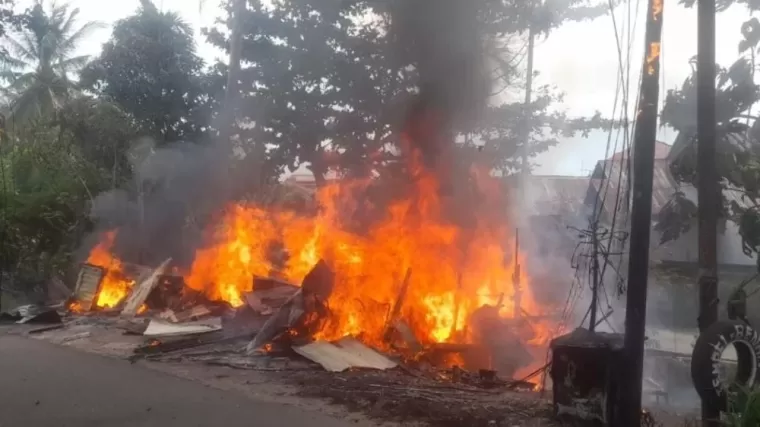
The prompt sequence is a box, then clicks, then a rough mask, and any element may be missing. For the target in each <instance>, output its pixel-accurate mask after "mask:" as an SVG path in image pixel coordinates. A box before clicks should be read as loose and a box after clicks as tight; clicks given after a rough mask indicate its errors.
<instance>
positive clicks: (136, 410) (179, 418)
mask: <svg viewBox="0 0 760 427" xmlns="http://www.w3.org/2000/svg"><path fill="white" fill-rule="evenodd" d="M353 425H354V424H353V423H349V422H347V421H345V422H344V421H340V420H336V419H333V418H329V417H327V416H323V415H320V414H315V413H309V412H304V411H301V410H299V409H297V408H293V407H289V406H285V405H279V404H273V403H268V402H256V401H253V400H251V399H250V398H248V397H245V396H242V395H240V394H237V393H235V392H226V391H222V390H216V389H212V388H209V387H206V386H204V385H202V384H198V383H194V382H191V381H188V380H184V379H181V378H176V377H173V376H171V375H168V374H164V373H161V372H156V371H153V370H149V369H147V368H144V367H141V366H138V365H131V364H130V363H129V362H127V361H121V360H116V359H108V358H105V357H102V356H98V355H94V354H88V353H83V352H79V351H76V350H73V349H68V348H65V347H59V346H56V345H53V344H49V343H45V342H41V341H37V340H33V339H27V338H23V337H18V336H10V335H5V336H0V427H25V426H28V427H47V426H51V427H53V426H55V427H67V426H72V427H75V426H76V427H112V426H113V427H117V426H129V427H140V426H161V427H175V426H176V427H180V426H181V427H195V426H197V427H236V426H246V427H252V426H254V427H259V426H261V427H265V426H283V427H298V426H309V427H347V426H353Z"/></svg>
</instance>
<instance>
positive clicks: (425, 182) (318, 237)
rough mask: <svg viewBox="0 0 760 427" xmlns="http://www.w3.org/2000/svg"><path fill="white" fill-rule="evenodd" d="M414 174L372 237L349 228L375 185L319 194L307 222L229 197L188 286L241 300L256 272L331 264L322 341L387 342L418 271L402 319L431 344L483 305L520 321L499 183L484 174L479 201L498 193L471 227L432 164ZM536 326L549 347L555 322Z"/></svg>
mask: <svg viewBox="0 0 760 427" xmlns="http://www.w3.org/2000/svg"><path fill="white" fill-rule="evenodd" d="M415 172H417V173H416V175H417V177H416V182H415V184H414V186H413V188H412V189H411V191H410V193H409V195H408V196H407V197H405V198H401V199H399V200H396V201H394V202H392V203H391V204H390V205H389V206H388V207H387V209H386V211H385V214H384V215H383V216H382V217H381V218H380V219H379V220H378V221H375V222H373V225H372V226H371V228H369V229H368V230H366V231H364V232H355V231H353V230H355V229H356V228H355V227H354V224H352V222H351V217H352V214H354V213H355V212H357V211H358V210H359V209H360V208H362V206H361V205H359V203H358V202H359V200H357V198H356V197H355V194H356V191H357V190H361V189H363V188H366V187H367V186H368V185H370V182H369V181H350V180H349V181H341V182H336V183H332V184H328V185H327V186H325V187H323V188H321V189H319V191H318V193H317V200H318V203H319V205H320V207H321V212H320V213H319V214H318V215H317V216H316V217H311V218H309V217H305V216H299V215H297V214H295V213H292V212H283V211H279V210H277V209H264V208H262V207H260V206H255V205H250V204H243V203H238V204H233V205H231V206H229V207H228V208H227V209H226V210H225V213H224V215H223V218H222V220H221V222H220V223H218V224H215V225H214V229H213V230H211V231H210V234H209V237H210V239H211V241H212V242H213V243H212V244H211V245H209V246H207V247H206V248H204V249H201V250H199V251H197V253H196V257H195V261H194V263H193V265H192V267H191V269H190V271H189V273H188V274H187V275H186V276H185V278H186V283H187V284H188V286H190V287H192V288H194V289H196V290H202V291H204V292H206V294H207V295H208V296H209V297H211V298H215V299H221V300H225V301H227V302H229V303H230V304H232V305H233V306H239V305H241V304H243V299H242V295H243V294H244V293H245V292H249V291H251V290H252V286H253V284H252V277H253V276H254V275H263V276H266V275H271V274H273V272H277V273H278V274H280V275H281V276H284V277H285V278H286V279H288V280H289V281H291V282H293V283H296V284H298V283H301V281H302V280H303V278H304V276H305V275H306V274H307V273H308V272H309V271H310V270H311V269H312V268H313V267H314V265H315V264H316V263H317V262H318V261H319V260H320V259H324V260H326V261H327V263H328V264H329V265H330V268H331V269H332V270H333V271H334V273H335V276H336V283H335V286H334V289H333V291H332V294H331V296H330V299H329V301H328V305H329V309H330V311H331V317H330V319H329V321H328V322H327V324H326V325H324V327H323V328H322V330H321V331H320V332H319V333H318V335H317V337H316V338H320V339H327V340H333V339H339V338H341V337H344V336H347V335H353V336H358V337H360V338H361V339H362V340H364V341H365V342H366V343H368V344H370V345H373V346H375V347H377V348H387V343H385V342H384V341H383V333H384V331H385V327H386V322H387V316H388V313H389V311H390V307H392V306H393V305H394V303H395V302H396V300H397V298H398V296H399V291H400V288H401V286H402V283H403V279H404V276H405V273H406V271H407V270H410V272H411V276H410V282H409V285H408V291H407V294H406V296H405V298H404V303H403V306H402V308H401V313H400V317H401V318H402V319H404V320H405V321H406V322H407V323H408V324H409V325H410V326H411V327H412V329H413V331H414V332H415V334H416V335H417V338H418V339H419V340H420V341H421V342H422V343H423V344H431V343H442V342H462V341H466V340H467V336H468V333H467V323H468V318H469V317H470V315H471V314H472V313H473V312H474V311H475V310H477V309H478V308H480V307H482V306H483V305H484V304H490V305H496V304H498V302H499V301H503V308H502V309H501V313H502V315H503V316H504V317H514V314H515V309H514V303H513V302H512V297H513V295H514V294H515V283H513V282H514V281H515V280H516V279H517V278H516V277H515V269H516V265H515V263H516V262H521V255H519V254H518V256H517V257H515V256H514V253H513V251H514V248H513V245H514V243H513V242H514V234H513V233H514V230H513V228H511V227H509V226H508V224H507V222H505V221H504V220H503V216H502V215H500V214H499V215H497V214H494V212H498V211H499V210H501V212H505V211H506V206H505V205H504V206H502V205H500V204H499V203H502V197H501V196H500V190H499V186H498V181H497V180H496V178H493V177H490V176H488V174H483V173H480V174H478V175H477V176H476V179H475V181H476V183H477V186H478V188H479V189H480V190H481V191H482V192H483V193H488V194H484V197H483V198H484V199H489V198H492V199H491V201H490V202H486V203H485V205H484V206H482V207H478V206H473V207H472V209H479V208H482V209H483V212H484V214H482V215H481V214H480V213H479V212H468V213H474V214H475V215H474V216H475V221H474V224H473V225H472V226H471V227H467V228H463V227H458V226H457V225H455V224H454V222H453V221H451V219H450V218H449V217H448V216H447V215H446V213H447V211H446V209H447V206H446V203H447V202H448V201H446V200H444V199H443V198H441V197H439V196H438V194H439V193H440V191H439V182H438V180H437V179H436V177H435V175H434V174H432V173H429V172H427V171H426V170H424V168H418V170H416V171H415ZM449 203H450V202H449ZM459 208H460V209H461V206H460V207H459ZM488 212H490V214H489V213H488ZM276 243H279V244H281V245H282V246H284V248H285V250H286V251H287V252H288V253H289V255H290V257H289V258H288V260H287V262H286V264H285V265H284V266H279V267H278V266H275V265H273V263H272V262H271V261H270V256H269V254H270V248H271V247H272V245H274V244H276ZM517 276H518V278H519V281H520V284H521V289H522V290H521V308H522V311H523V312H524V313H526V314H528V315H539V314H542V313H543V312H544V310H542V308H541V307H539V306H538V305H537V304H536V303H535V300H534V298H533V295H532V293H531V288H530V278H529V277H527V275H525V274H524V273H522V272H521V273H520V274H519V275H517ZM532 330H533V336H531V337H528V340H526V341H530V344H535V345H539V346H545V344H546V341H547V340H548V339H549V337H550V336H551V331H552V330H553V327H552V326H550V325H548V324H546V325H545V324H542V323H541V322H538V321H536V322H534V323H533V325H532Z"/></svg>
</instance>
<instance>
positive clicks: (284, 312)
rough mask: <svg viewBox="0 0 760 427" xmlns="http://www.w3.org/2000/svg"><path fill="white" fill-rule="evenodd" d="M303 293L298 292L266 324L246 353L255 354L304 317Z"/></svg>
mask: <svg viewBox="0 0 760 427" xmlns="http://www.w3.org/2000/svg"><path fill="white" fill-rule="evenodd" d="M303 302H304V298H303V292H302V291H301V290H298V291H297V292H296V293H295V294H293V296H291V297H290V298H288V301H287V302H286V303H285V304H284V305H283V306H282V307H281V308H280V309H279V310H278V311H277V313H275V314H274V315H272V316H271V317H270V318H269V320H267V321H266V323H264V326H262V327H261V330H260V331H259V332H258V333H257V334H256V336H255V337H254V338H253V340H251V342H250V343H248V346H247V347H246V353H247V354H248V355H252V354H254V353H255V352H256V351H257V350H258V349H259V348H260V347H261V346H262V345H264V344H266V343H268V342H269V341H271V340H272V339H274V338H275V337H276V336H278V335H279V334H281V333H283V332H284V331H286V330H287V329H288V328H289V327H290V326H292V325H294V324H295V323H296V322H297V321H298V320H299V319H301V317H302V316H303V315H304V307H303Z"/></svg>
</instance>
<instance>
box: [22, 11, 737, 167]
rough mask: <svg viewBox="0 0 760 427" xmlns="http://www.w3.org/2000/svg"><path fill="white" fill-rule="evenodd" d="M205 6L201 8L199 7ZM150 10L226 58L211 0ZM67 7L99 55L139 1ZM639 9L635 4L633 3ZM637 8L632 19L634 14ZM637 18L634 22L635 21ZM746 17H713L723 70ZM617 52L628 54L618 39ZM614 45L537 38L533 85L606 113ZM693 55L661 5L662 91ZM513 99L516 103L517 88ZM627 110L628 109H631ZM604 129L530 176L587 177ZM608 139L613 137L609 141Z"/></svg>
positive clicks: (555, 153) (578, 33) (574, 32)
mask: <svg viewBox="0 0 760 427" xmlns="http://www.w3.org/2000/svg"><path fill="white" fill-rule="evenodd" d="M628 1H629V2H630V9H631V13H630V15H631V16H632V18H631V21H632V23H633V24H632V25H631V27H632V28H633V30H634V31H632V36H631V42H630V46H632V49H631V64H632V66H631V71H630V81H631V82H632V84H631V96H630V97H631V100H632V101H633V100H634V99H635V93H636V91H637V90H638V84H637V83H638V78H639V75H640V68H641V62H642V59H643V51H644V39H643V36H644V26H645V15H646V6H647V1H646V0H628ZM201 2H202V3H203V6H202V7H200V5H199V3H201ZM31 3H32V1H31V0H20V1H19V2H18V4H19V7H23V6H25V5H28V4H31ZM154 3H155V4H156V6H158V7H159V8H161V9H163V10H171V11H175V12H177V13H179V14H180V16H181V17H182V18H183V19H184V20H185V21H186V22H187V23H188V24H190V25H192V27H193V28H194V30H195V33H196V40H197V42H198V52H199V54H200V55H201V56H202V57H203V58H204V59H205V60H206V61H207V62H212V61H214V60H216V59H217V58H224V54H223V53H222V52H220V51H218V50H216V49H215V48H214V47H212V46H210V45H209V44H208V43H206V40H205V38H204V37H203V35H202V34H201V31H200V30H201V28H203V27H208V26H211V25H213V23H214V20H215V19H216V18H217V17H219V16H221V13H222V10H221V8H220V7H219V3H218V2H217V1H216V0H205V1H201V0H154ZM69 4H71V5H72V6H73V7H78V8H79V9H80V17H81V19H82V22H84V21H99V22H102V23H104V24H107V27H106V28H104V29H102V30H98V31H97V32H95V33H94V34H92V36H91V37H90V38H89V39H88V40H87V41H86V42H85V43H83V44H82V46H81V48H80V49H81V54H90V55H97V54H98V53H99V51H100V48H101V46H102V44H103V43H104V42H105V41H106V40H107V39H108V37H109V36H110V33H111V29H110V26H111V24H113V23H114V22H116V21H117V20H119V19H121V18H125V17H127V16H129V15H130V14H132V13H134V12H135V11H136V10H137V8H138V7H139V4H140V2H139V0H120V1H116V2H103V1H102V0H70V1H69ZM637 5H638V6H637ZM637 7H638V14H636V13H635V11H636V10H637ZM627 9H628V5H627V4H626V5H623V6H621V7H618V9H617V10H616V11H615V16H616V20H617V25H618V28H619V32H620V33H627V32H628V31H627V30H626V29H625V28H624V27H625V26H626V23H627V16H628V15H629V14H628V12H627ZM634 16H635V17H634ZM748 17H749V12H748V11H747V10H746V9H744V8H743V7H741V6H734V7H732V8H731V9H729V10H727V11H725V12H722V13H721V14H719V15H718V17H717V31H716V33H717V42H716V45H717V46H718V48H717V49H716V50H717V53H716V56H717V62H718V63H719V64H720V65H724V66H728V65H730V64H731V63H732V62H733V61H735V60H736V59H737V58H738V48H737V46H738V43H739V40H740V39H741V34H740V25H741V23H742V22H744V21H746V20H747V19H748ZM622 37H623V40H622V49H623V51H624V52H625V51H626V50H627V49H628V45H629V44H628V43H627V42H626V37H625V36H624V35H623V36H622ZM617 52H618V48H617V42H616V39H615V31H614V26H613V20H612V17H611V16H604V17H601V18H598V19H596V20H594V21H591V22H589V21H586V22H581V23H568V24H565V25H564V26H562V27H560V28H558V29H556V30H554V31H553V32H551V33H550V34H549V36H548V37H547V38H545V39H541V40H538V41H537V43H536V50H535V65H534V67H535V70H536V71H537V72H538V73H539V75H538V77H537V79H536V81H535V84H537V85H543V84H550V85H553V86H556V87H557V89H559V90H560V91H562V92H564V94H565V96H564V100H563V104H562V106H561V107H560V109H561V110H563V111H565V112H566V113H567V114H568V115H570V116H583V115H588V116H590V115H593V114H594V113H595V112H596V111H599V112H601V113H602V114H603V115H605V116H611V114H612V109H613V105H614V103H615V95H616V87H617V82H618V81H619V76H618V69H619V67H618V64H619V57H618V53H617ZM696 52H697V15H696V8H694V9H685V8H684V7H683V6H681V5H680V4H678V0H665V9H664V21H663V41H662V61H663V62H662V69H661V83H660V86H661V88H660V89H661V94H660V98H661V99H662V98H664V96H665V94H666V91H667V90H669V89H676V88H678V87H680V85H681V84H682V83H683V80H684V79H685V78H686V77H687V76H688V75H689V74H690V65H689V60H690V58H692V57H693V56H694V55H695V54H696ZM513 96H515V97H517V98H518V99H522V97H523V96H524V95H523V94H521V93H520V92H519V91H516V92H515V93H513ZM629 111H633V108H631V109H630V110H629ZM674 138H675V132H673V131H672V130H671V131H668V130H667V129H661V130H660V132H659V135H658V139H660V140H661V141H664V142H668V143H670V142H672V141H673V139H674ZM607 140H608V132H606V131H597V132H592V133H591V135H589V137H588V138H582V137H575V138H571V139H568V140H565V141H562V142H561V143H560V144H559V145H557V146H555V147H553V148H552V149H550V150H549V151H547V152H546V153H543V154H541V155H539V156H538V157H537V158H536V163H537V165H538V167H537V168H536V170H535V171H534V173H536V174H543V175H587V174H588V173H589V172H590V171H591V170H592V169H593V166H594V164H595V163H596V161H598V160H601V159H603V158H604V156H605V151H606V147H607ZM613 142H614V139H613Z"/></svg>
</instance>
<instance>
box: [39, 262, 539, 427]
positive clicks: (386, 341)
mask: <svg viewBox="0 0 760 427" xmlns="http://www.w3.org/2000/svg"><path fill="white" fill-rule="evenodd" d="M169 263H170V260H167V261H165V262H164V263H162V264H161V265H160V266H158V267H157V268H155V269H153V268H148V267H145V266H133V267H130V271H132V272H137V273H131V274H132V276H129V277H126V276H125V278H124V280H131V281H132V283H133V286H132V287H131V289H129V292H127V293H125V296H124V297H123V299H122V300H121V301H118V302H117V303H114V304H111V305H109V306H107V307H103V306H101V307H99V306H98V304H97V301H98V293H99V292H100V288H101V285H102V282H103V280H104V277H107V276H108V274H109V272H108V270H105V269H102V268H100V267H96V266H92V265H89V264H84V265H83V266H82V271H81V272H80V274H79V278H78V282H77V286H76V290H75V292H74V293H73V296H72V297H71V299H70V300H69V301H68V302H67V307H69V308H70V313H67V315H65V316H64V318H63V323H61V324H58V325H53V326H46V327H43V328H37V329H33V330H29V331H28V333H29V334H30V335H32V336H34V337H38V338H41V339H45V338H46V337H50V338H49V339H50V340H51V341H56V342H58V343H60V344H63V345H72V346H77V347H86V346H87V342H88V341H89V340H96V339H98V337H97V334H94V335H93V332H92V331H94V330H99V329H98V328H104V329H107V330H109V331H111V332H110V333H111V334H114V335H112V338H111V339H108V340H106V339H103V340H102V341H101V342H100V345H102V346H103V347H106V346H110V347H113V348H111V351H112V353H113V354H119V355H121V356H122V357H127V358H128V359H129V360H131V361H133V362H134V361H137V360H138V359H144V360H148V361H152V362H171V363H177V362H181V363H196V364H201V365H204V366H213V367H217V368H219V369H223V368H228V369H234V370H237V371H250V372H262V373H277V375H278V377H277V378H278V379H281V380H284V381H288V382H291V383H293V384H297V385H298V386H299V389H300V390H301V392H300V393H302V394H303V395H305V396H312V397H321V398H328V399H331V400H333V401H335V402H337V403H342V404H345V405H347V406H349V407H353V408H356V409H362V410H365V411H368V412H369V413H370V415H373V416H376V417H379V418H392V419H397V420H422V421H425V422H430V423H431V424H433V425H442V426H447V425H450V426H455V425H456V426H461V425H468V426H480V425H483V426H486V425H487V426H501V425H504V426H510V427H511V426H512V425H515V424H517V425H526V424H524V423H522V422H517V423H516V421H515V420H518V419H519V420H527V419H532V418H535V417H541V418H544V415H546V414H549V413H550V409H549V407H548V403H547V402H546V401H544V400H542V399H539V398H537V396H536V394H535V393H532V392H533V390H534V388H535V386H534V384H532V383H531V382H529V381H530V380H531V379H532V377H533V376H535V375H537V374H540V373H542V372H544V371H545V368H546V366H544V367H543V368H541V369H539V370H537V371H535V372H534V373H533V374H531V377H526V378H523V379H521V380H511V379H507V380H504V379H502V378H500V377H499V374H501V372H497V371H495V370H491V369H490V365H487V364H484V363H481V364H480V365H478V363H480V362H479V361H478V357H477V356H478V355H480V354H482V353H483V352H484V351H485V350H484V349H486V348H487V347H488V346H489V345H491V344H490V343H488V342H487V341H484V342H483V343H481V344H462V343H430V342H423V341H421V340H420V339H419V338H418V337H417V336H415V332H414V329H413V328H412V326H410V325H412V324H410V323H409V322H410V320H409V319H408V318H406V317H404V316H403V315H402V313H403V311H404V301H405V298H406V294H407V291H408V287H409V282H410V276H411V274H412V272H411V270H407V273H406V276H405V277H404V279H403V282H401V286H400V288H399V292H398V294H397V296H396V299H395V303H394V304H393V305H392V306H391V307H387V311H388V313H387V316H386V318H385V319H381V321H383V322H384V325H385V327H384V328H385V329H384V330H385V333H384V334H383V336H382V345H379V346H378V347H375V346H369V345H367V341H363V339H362V337H361V336H346V337H343V338H341V339H338V340H334V341H328V340H324V339H318V338H317V337H318V336H319V334H317V332H318V331H320V330H321V329H320V328H321V327H322V326H323V323H322V322H324V321H325V319H328V318H329V315H330V308H329V306H328V305H327V301H328V299H329V296H330V293H331V292H332V290H333V281H334V274H333V272H332V271H331V270H330V268H329V267H328V266H327V264H326V263H325V262H324V261H319V262H318V263H317V264H316V265H315V266H314V268H313V269H312V270H311V271H310V272H309V273H308V274H307V275H306V276H305V278H304V280H303V283H301V284H300V286H299V285H296V284H292V283H288V282H286V281H283V280H281V279H277V278H271V277H254V278H253V279H252V280H253V286H252V291H250V292H247V293H244V294H241V301H242V305H239V306H237V307H232V306H231V305H229V304H227V303H220V302H216V301H210V300H209V299H207V297H206V296H205V294H203V293H201V292H198V291H195V290H193V289H191V288H189V287H187V286H186V285H185V283H184V279H183V278H182V277H181V276H173V275H171V274H169V273H168V271H169ZM409 292H412V290H409ZM497 310H498V309H497V308H494V307H485V306H484V308H483V309H482V310H481V311H480V312H479V313H480V314H479V315H480V317H481V318H482V320H478V319H475V320H478V321H477V322H474V323H473V325H474V328H475V329H474V330H473V332H474V333H475V334H476V335H477V334H481V333H482V334H486V333H487V330H488V329H494V330H499V331H500V333H501V332H502V331H503V332H504V333H507V332H510V329H509V328H512V325H506V324H503V323H498V322H496V320H498V319H496V320H494V319H493V317H494V316H493V315H492V313H491V311H497ZM59 321H60V318H59ZM489 322H490V323H489ZM116 336H121V337H123V339H124V342H123V343H118V342H115V340H114V339H113V337H116ZM52 337H55V338H52ZM117 341H118V340H117ZM510 342H511V343H512V347H513V348H512V350H517V353H516V354H518V355H519V357H518V358H524V357H525V355H524V350H522V349H521V348H520V346H519V345H517V344H518V340H517V338H515V339H514V340H511V341H510ZM110 347H109V348H110ZM379 347H382V348H379ZM498 350H502V349H501V348H499V349H498ZM503 350H504V351H499V352H494V354H498V356H499V357H500V358H501V359H503V360H500V362H503V363H507V364H509V363H510V361H511V360H514V359H515V357H513V356H511V355H510V354H509V353H508V352H506V349H503ZM517 362H520V361H517ZM518 364H519V363H518ZM463 366H468V367H469V369H470V370H469V371H468V370H465V369H464V368H463ZM473 366H476V367H480V368H473ZM509 369H510V370H511V371H514V370H515V366H514V364H513V365H509ZM515 390H524V391H526V392H528V393H525V392H523V393H518V392H516V391H515ZM544 421H545V420H544ZM542 425H547V424H545V423H544V424H542ZM548 425H551V424H548Z"/></svg>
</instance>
